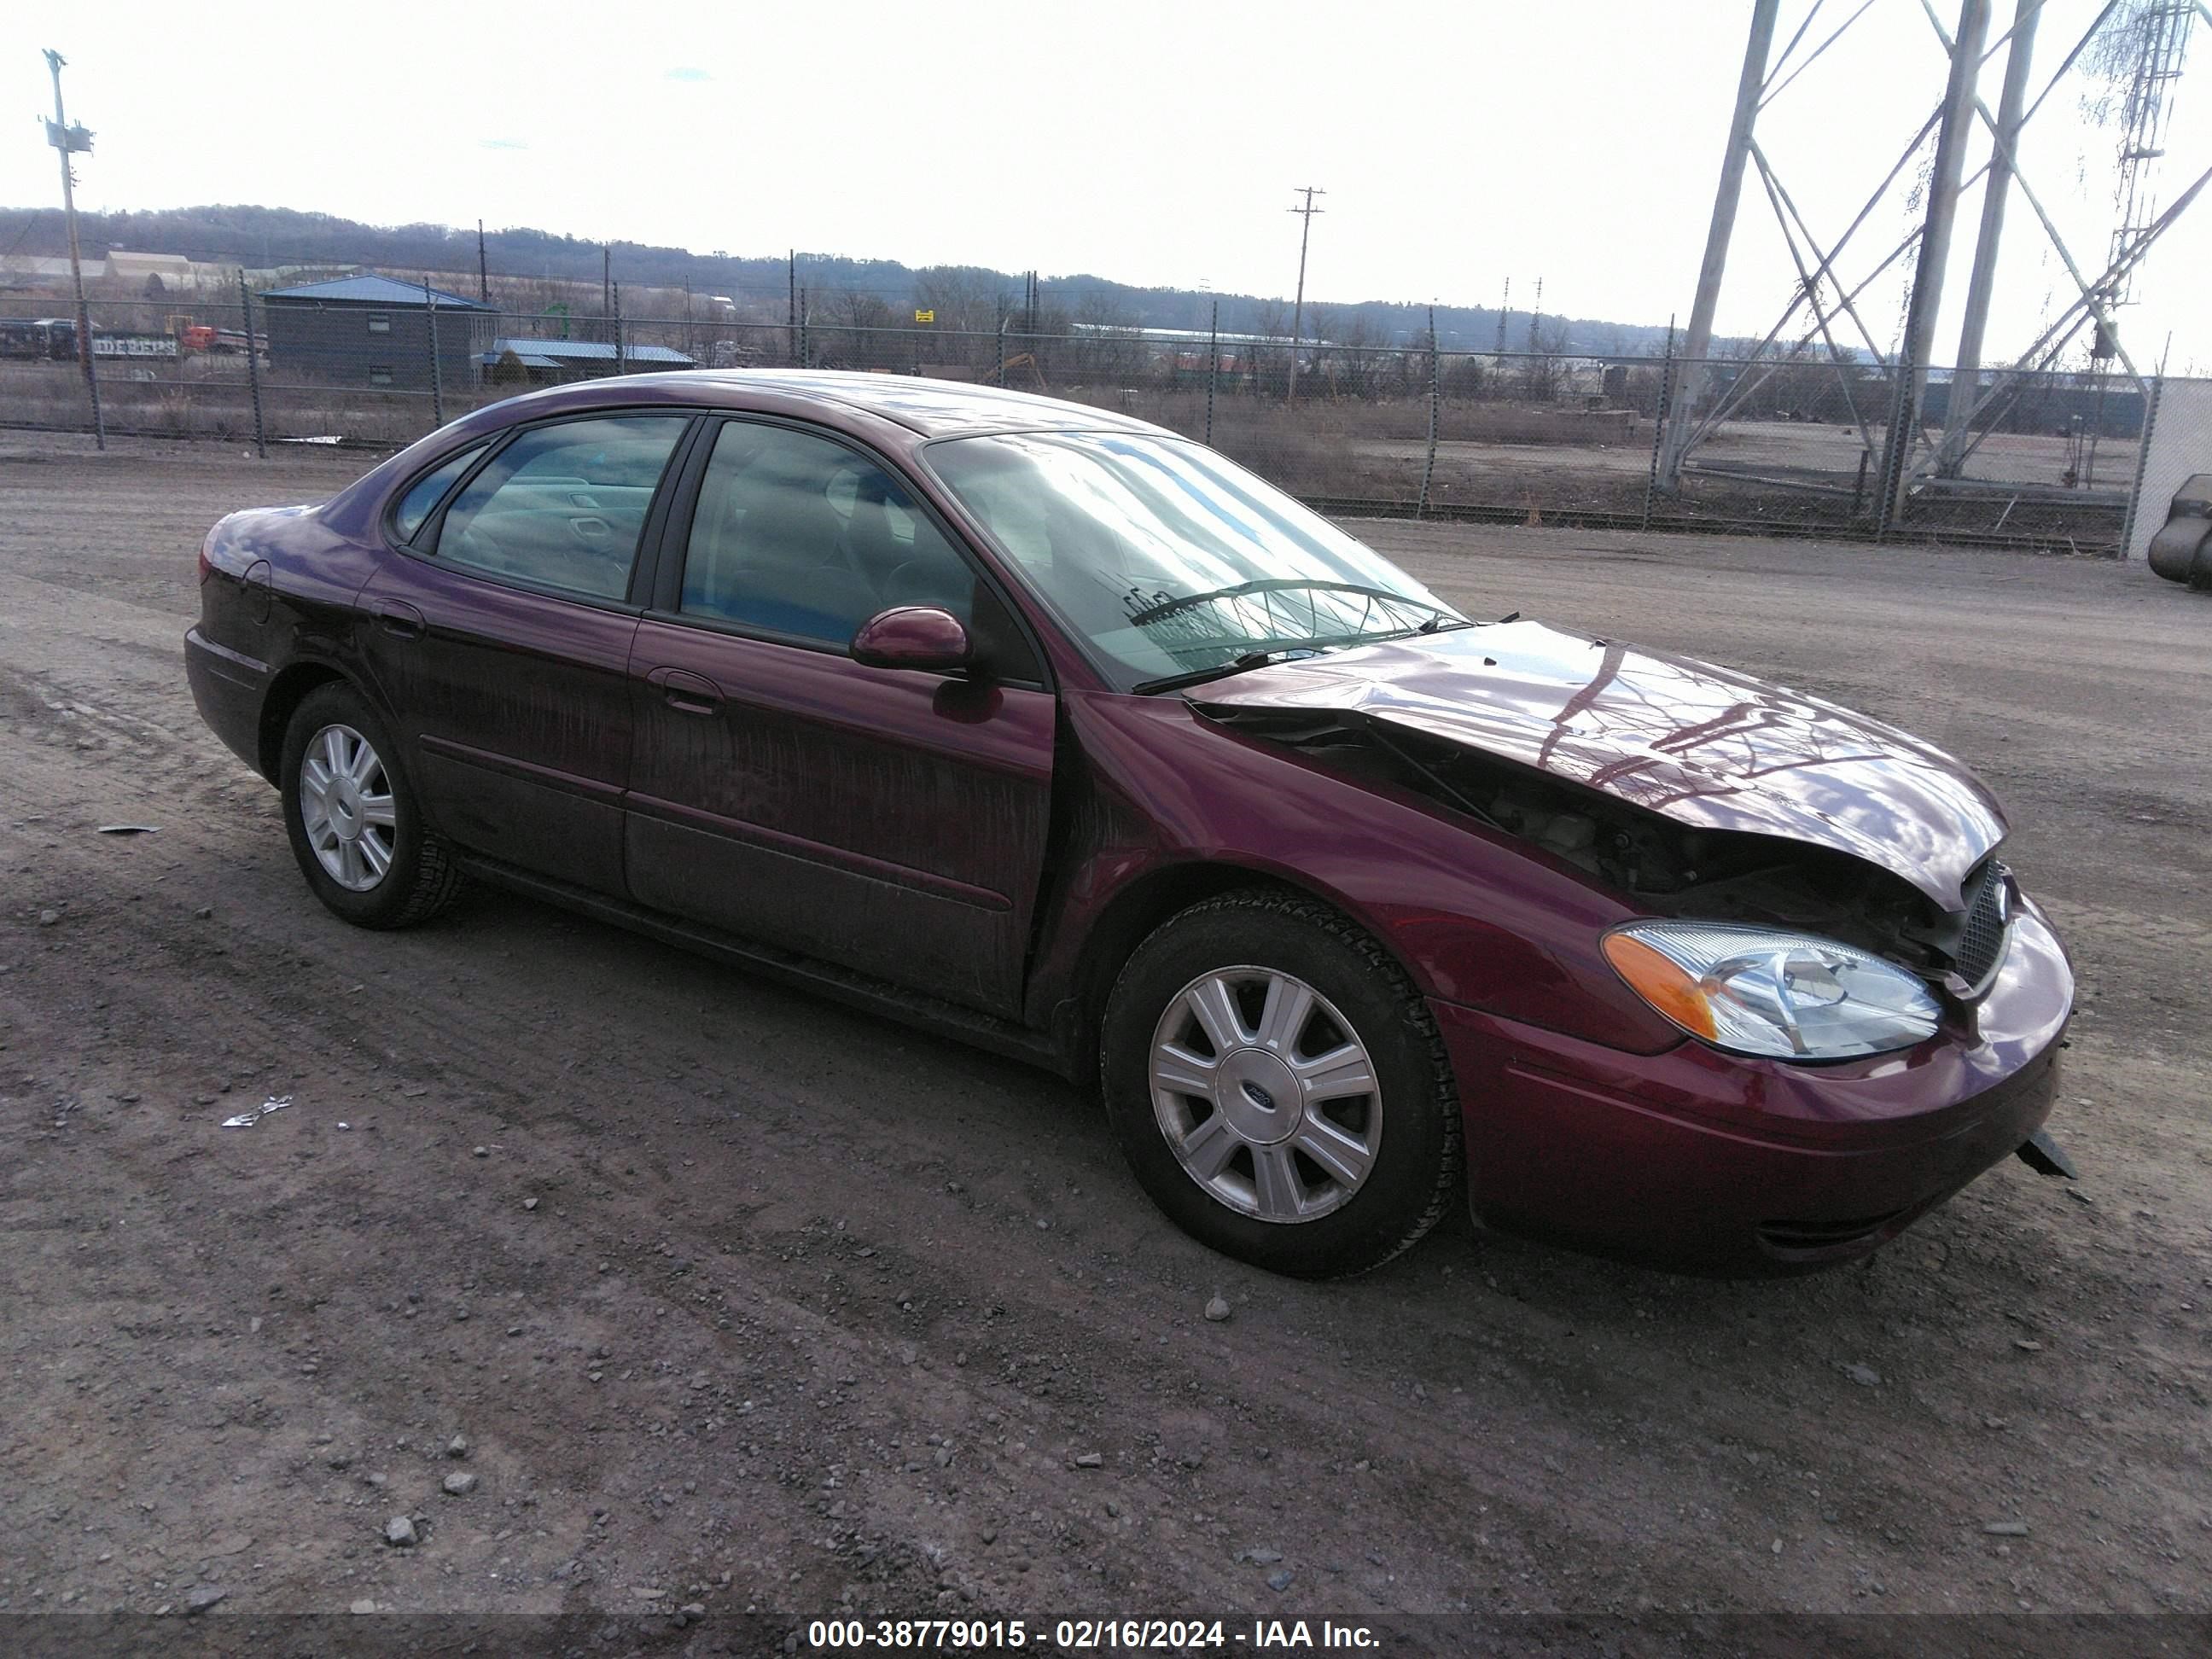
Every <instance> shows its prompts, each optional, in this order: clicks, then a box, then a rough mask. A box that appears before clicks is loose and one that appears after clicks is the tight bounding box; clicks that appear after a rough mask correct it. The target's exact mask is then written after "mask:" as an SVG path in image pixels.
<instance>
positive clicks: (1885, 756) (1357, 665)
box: [1188, 622, 2005, 910]
mask: <svg viewBox="0 0 2212 1659" xmlns="http://www.w3.org/2000/svg"><path fill="white" fill-rule="evenodd" d="M1188 696H1189V697H1190V700H1191V702H1193V703H1194V705H1196V706H1197V708H1199V709H1200V712H1201V713H1204V712H1207V711H1211V710H1217V709H1218V710H1221V711H1225V712H1226V711H1230V710H1254V711H1259V710H1277V711H1281V712H1284V713H1291V712H1295V711H1306V712H1310V713H1321V712H1324V711H1328V712H1337V713H1344V714H1353V715H1358V716H1364V717H1365V718H1368V719H1370V720H1379V721H1382V722H1383V723H1385V724H1387V725H1391V726H1402V727H1405V728H1407V729H1408V730H1410V731H1414V732H1423V733H1425V734H1426V735H1428V736H1430V737H1434V738H1445V739H1448V740H1449V741H1450V742H1453V743H1457V744H1465V745H1466V746H1467V747H1468V748H1469V749H1474V750H1481V751H1483V752H1485V753H1486V754H1492V755H1496V756H1498V757H1501V758H1503V759H1505V760H1509V761H1516V762H1518V763H1521V764H1522V765H1524V766H1529V767H1533V768H1534V769H1537V770H1539V771H1541V772H1547V773H1549V774H1551V775H1553V776H1555V777H1559V778H1565V779H1569V780H1571V781H1574V782H1576V783H1579V784H1583V785H1586V786H1587V787H1589V788H1592V789H1595V790H1599V791H1601V792H1602V793H1606V794H1608V795H1612V796H1615V797H1617V798H1618V799H1621V800H1625V801H1628V802H1630V803H1632V804H1633V805H1638V806H1641V807H1644V808H1645V809H1647V810H1649V811H1653V812H1657V813H1660V814H1662V815H1663V816H1665V817H1669V818H1672V819H1674V820H1675V821H1676V822H1677V823H1686V824H1692V825H1695V826H1697V827H1699V828H1700V829H1732V830H1740V831H1745V832H1748V833H1751V834H1754V835H1763V836H1784V837H1787V838H1788V839H1790V840H1792V841H1801V842H1811V843H1813V844H1814V845H1816V846H1820V847H1828V848H1835V849H1837V850H1838V851H1840V852H1844V853H1849V854H1853V855H1855V856H1857V857H1858V858H1862V859H1864V860H1867V861H1868V862H1869V863H1872V864H1875V865H1878V866H1881V868H1883V869H1885V870H1888V871H1890V872H1893V873H1894V874H1896V875H1899V876H1901V877H1902V878H1905V880H1906V881H1908V882H1910V883H1911V884H1912V885H1913V886H1915V887H1917V888H1918V889H1919V890H1921V891H1922V892H1923V893H1925V894H1927V895H1928V896H1929V898H1930V899H1932V900H1934V901H1935V902H1936V904H1938V905H1939V906H1941V907H1942V908H1943V909H1946V910H1956V909H1958V908H1960V907H1961V903H1962V900H1961V896H1960V888H1961V886H1962V885H1963V884H1964V882H1965V879H1966V876H1967V874H1968V872H1971V871H1972V869H1973V867H1974V866H1976V865H1977V864H1978V863H1980V862H1981V860H1982V859H1983V858H1984V856H1985V855H1986V854H1988V853H1989V851H1990V848H1993V847H1995V846H1996V844H1997V843H1998V842H2000V841H2002V839H2003V838H2004V835H2005V820H2004V814H2003V813H2002V811H1999V810H1998V807H1997V804H1996V800H1995V799H1994V798H1992V797H1991V795H1990V792H1989V790H1988V789H1987V788H1986V787H1984V785H1983V783H1982V781H1981V780H1980V779H1979V778H1977V777H1976V776H1975V775H1973V774H1972V772H1970V771H1968V770H1967V769H1966V767H1964V766H1963V765H1961V764H1960V763H1959V762H1957V761H1955V760H1954V759H1952V758H1951V757H1950V756H1948V755H1947V754H1945V753H1944V752H1943V751H1942V750H1940V749H1937V748H1936V747H1935V746H1934V745H1933V744H1926V743H1923V742H1922V741H1921V740H1920V739H1918V738H1915V737H1912V736H1911V735H1909V734H1908V733H1906V732H1900V731H1899V730H1898V729H1897V728H1896V727H1894V726H1885V725H1883V724H1882V723H1881V721H1880V720H1869V718H1867V716H1865V715H1863V714H1854V713H1852V712H1851V711H1850V709H1848V708H1840V707H1838V705H1836V704H1834V703H1832V702H1823V701H1822V700H1820V698H1818V697H1809V696H1803V695H1802V694H1801V693H1798V692H1795V691H1791V690H1787V689H1785V688H1784V687H1781V686H1777V685H1769V684H1766V683H1765V682H1764V681H1761V680H1756V679H1753V678H1750V677H1749V676H1747V675H1743V674H1737V673H1734V672H1731V671H1729V670H1728V669H1725V668H1716V667H1714V666H1712V665H1711V664H1708V663H1701V662H1696V661H1693V660H1692V659H1689V658H1686V657H1676V656H1670V655H1668V654H1666V653H1662V652H1656V651H1638V650H1632V649H1631V648H1630V647H1626V646H1623V645H1620V644H1616V643H1614V642H1613V641H1607V640H1594V639H1590V638H1589V637H1587V636H1586V635H1579V634H1572V633H1568V632H1565V631H1564V630H1561V629H1554V628H1547V627H1546V626H1544V625H1543V624H1541V623H1533V622H1515V623H1495V624H1492V625H1490V626H1487V627H1478V628H1464V629H1453V630H1452V631H1450V632H1449V633H1443V634H1437V635H1429V636H1426V637H1422V638H1416V639H1407V640H1396V641H1389V642H1388V643H1385V644H1381V645H1371V646H1364V647H1358V648H1357V649H1354V650H1350V651H1345V652H1340V653H1336V654H1334V655H1328V656H1320V657H1310V658H1307V659H1303V660H1301V661H1297V662H1289V663H1281V664H1278V665H1274V666H1273V667H1268V668H1261V669H1255V670H1253V671H1250V672H1248V673H1243V674H1239V675H1237V676H1236V677H1235V678H1231V679H1225V680H1220V681H1217V682H1213V683H1211V684H1204V685H1200V686H1197V687H1194V688H1193V689H1192V690H1191V691H1190V692H1189V693H1188Z"/></svg>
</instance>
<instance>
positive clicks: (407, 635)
mask: <svg viewBox="0 0 2212 1659" xmlns="http://www.w3.org/2000/svg"><path fill="white" fill-rule="evenodd" d="M376 620H377V622H378V623H379V624H380V625H381V626H382V628H383V629H384V631H385V632H386V633H387V634H390V635H393V636H394V637H395V638H398V639H403V640H419V639H421V638H422V630H423V628H424V627H425V625H426V624H425V623H423V620H422V612H421V611H417V610H416V608H415V607H414V606H413V605H402V604H400V603H399V602H398V600H397V599H386V600H385V601H384V602H383V603H382V604H381V605H378V606H377V610H376Z"/></svg>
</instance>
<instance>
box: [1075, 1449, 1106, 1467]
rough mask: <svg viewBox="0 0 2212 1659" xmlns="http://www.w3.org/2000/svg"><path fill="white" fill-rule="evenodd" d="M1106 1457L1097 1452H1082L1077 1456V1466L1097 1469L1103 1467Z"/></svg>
mask: <svg viewBox="0 0 2212 1659" xmlns="http://www.w3.org/2000/svg"><path fill="white" fill-rule="evenodd" d="M1105 1462H1106V1459H1105V1458H1104V1457H1103V1455H1100V1454H1099V1453H1097V1452H1082V1453H1079V1454H1078V1455H1077V1456H1076V1459H1075V1467H1076V1468H1079V1469H1096V1468H1103V1467H1104V1466H1105Z"/></svg>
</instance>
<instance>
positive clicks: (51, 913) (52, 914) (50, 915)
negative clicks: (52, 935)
mask: <svg viewBox="0 0 2212 1659" xmlns="http://www.w3.org/2000/svg"><path fill="white" fill-rule="evenodd" d="M61 919H62V913H61V912H60V911H58V910H41V911H40V912H39V926H40V927H52V926H53V925H54V924H55V923H56V922H58V921H60V920H61Z"/></svg>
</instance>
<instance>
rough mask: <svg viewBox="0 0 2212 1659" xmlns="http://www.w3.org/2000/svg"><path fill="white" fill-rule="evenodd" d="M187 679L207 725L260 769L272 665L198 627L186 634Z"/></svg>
mask: <svg viewBox="0 0 2212 1659" xmlns="http://www.w3.org/2000/svg"><path fill="white" fill-rule="evenodd" d="M185 678H186V679H187V680H189V681H191V687H192V702H193V704H194V705H195V706H196V707H197V708H198V709H199V711H200V718H201V719H202V720H205V721H206V722H207V724H208V729H209V730H210V731H211V732H214V733H215V734H216V736H217V737H218V738H222V740H223V743H224V744H226V745H227V746H228V748H229V750H230V751H231V752H232V753H233V754H234V755H236V756H237V757H239V758H240V760H242V761H244V762H245V763H246V764H247V765H248V766H250V767H252V769H254V770H255V771H257V772H259V771H261V770H262V764H261V706H262V702H263V701H264V699H265V698H266V697H267V696H268V694H269V678H270V676H269V665H267V664H266V663H262V662H256V661H255V660H254V659H252V658H251V657H247V656H244V655H241V654H240V653H238V652H235V651H233V650H230V649H229V648H228V647H224V646H220V645H217V644H216V642H215V641H212V640H210V639H209V638H208V637H207V636H206V635H204V634H202V633H201V632H200V630H199V629H197V628H194V629H191V630H190V631H188V632H187V633H186V634H185ZM264 775H265V774H264ZM275 781H276V780H275V779H274V778H271V779H270V782H272V783H273V782H275Z"/></svg>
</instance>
